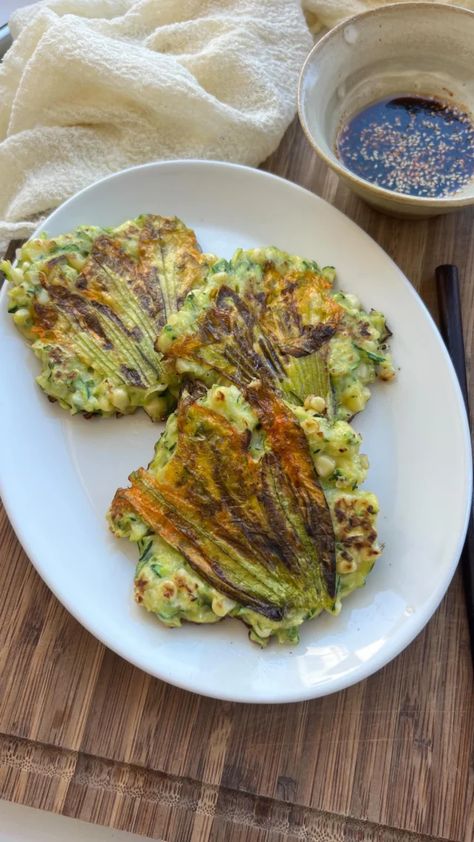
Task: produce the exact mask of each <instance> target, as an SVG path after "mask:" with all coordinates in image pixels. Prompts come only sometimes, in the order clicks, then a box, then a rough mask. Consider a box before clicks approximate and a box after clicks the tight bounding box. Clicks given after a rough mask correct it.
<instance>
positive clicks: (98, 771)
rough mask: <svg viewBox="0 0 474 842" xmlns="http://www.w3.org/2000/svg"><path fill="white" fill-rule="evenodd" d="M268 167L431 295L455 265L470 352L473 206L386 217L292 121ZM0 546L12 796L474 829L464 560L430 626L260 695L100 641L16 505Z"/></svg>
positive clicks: (394, 836)
mask: <svg viewBox="0 0 474 842" xmlns="http://www.w3.org/2000/svg"><path fill="white" fill-rule="evenodd" d="M266 169H269V170H271V171H272V172H276V173H278V174H280V175H283V176H285V177H287V178H289V179H291V180H293V181H296V182H297V183H299V184H302V185H303V186H305V187H307V188H309V189H310V190H313V191H314V192H316V193H318V194H319V195H321V196H323V197H324V198H325V199H327V200H329V201H330V202H331V203H332V204H334V205H335V206H336V207H338V208H340V209H341V210H342V211H344V213H346V214H347V215H348V216H350V217H351V218H352V219H354V220H355V221H356V222H357V223H358V224H359V225H360V226H361V227H362V228H364V229H365V230H366V231H367V232H368V233H369V234H370V235H371V236H372V237H374V239H375V240H377V241H378V242H379V243H380V245H381V246H382V247H383V248H384V249H385V250H386V251H387V252H388V253H389V254H390V255H391V256H392V257H393V259H394V260H395V261H396V262H397V263H398V265H399V266H400V267H401V268H402V270H403V271H404V272H405V273H406V274H407V276H408V277H409V278H410V279H411V280H412V282H413V283H414V285H415V286H416V287H417V288H418V289H419V290H420V291H421V293H422V295H423V297H424V299H425V301H426V302H427V303H428V306H430V308H431V309H432V310H433V307H434V302H435V294H434V285H433V272H434V268H435V266H436V265H437V264H439V263H448V262H454V263H457V264H458V266H459V267H460V270H461V277H462V281H463V306H464V318H465V333H466V346H467V351H468V356H469V358H470V357H471V351H472V348H473V325H474V308H473V283H474V246H473V237H472V231H473V222H474V213H473V211H470V210H467V211H464V212H462V213H458V214H454V215H452V216H444V217H438V218H436V219H432V220H429V221H427V220H426V221H417V222H414V221H410V220H406V221H403V220H396V219H391V218H388V217H386V216H382V215H381V214H378V213H377V212H376V211H373V210H371V209H370V208H368V207H366V206H365V205H364V204H362V203H361V202H360V201H359V200H358V199H357V198H355V197H354V196H353V195H351V194H350V193H348V191H347V190H346V188H344V187H343V186H342V185H341V184H340V183H339V182H338V180H337V178H336V177H335V176H334V175H333V174H332V173H330V172H329V171H328V170H327V169H326V168H325V167H324V166H323V165H322V164H320V163H319V161H317V160H316V158H315V156H314V155H313V153H312V151H311V150H310V148H309V146H308V145H307V143H306V141H305V139H304V138H303V136H302V133H301V132H300V130H299V128H298V125H297V124H296V123H295V124H294V125H293V126H292V127H291V128H290V130H289V131H288V132H287V134H286V136H285V138H284V140H283V142H282V144H281V146H280V148H279V150H278V151H277V152H276V153H275V154H274V155H273V156H272V158H271V159H270V160H269V161H268V162H267V164H266ZM271 212H272V209H269V213H271ZM343 245H344V244H341V247H342V248H343ZM470 383H471V386H472V377H470ZM442 399H443V396H442V395H440V400H442ZM11 444H13V443H11ZM2 446H9V443H6V442H2ZM15 446H18V443H16V444H15ZM441 446H449V440H448V441H447V442H440V447H441ZM434 464H435V459H434ZM32 516H33V513H32ZM447 527H448V528H449V524H447ZM0 561H1V564H0V593H1V594H2V597H1V606H0V796H1V797H3V798H5V799H11V800H12V801H16V802H18V803H22V804H27V805H30V806H34V807H41V808H43V809H45V810H52V811H55V812H58V813H63V814H64V815H68V816H74V817H77V818H81V819H85V820H87V821H90V822H95V823H98V824H104V825H109V826H111V827H114V828H121V829H123V830H129V831H134V832H135V833H141V834H143V835H145V836H150V837H152V838H154V839H160V840H166V842H219V841H220V840H224V839H225V840H226V842H285V840H288V842H290V840H303V841H304V842H305V841H306V840H308V842H310V840H314V841H315V842H316V841H317V840H318V841H319V840H321V842H416V840H420V842H421V840H426V842H427V840H430V839H436V840H438V839H443V840H451V842H472V841H473V839H474V785H473V783H474V769H473V765H474V761H473V749H474V694H473V681H472V672H471V665H470V654H469V640H468V633H467V622H466V616H465V609H464V603H463V595H462V588H461V583H460V577H459V575H457V576H456V577H455V580H454V582H453V584H452V585H451V587H450V589H449V591H448V594H447V596H446V598H445V599H444V601H443V603H442V605H441V607H440V608H439V610H438V611H437V612H436V614H435V616H434V617H433V619H432V620H431V622H430V623H429V624H428V626H427V627H426V629H425V630H424V631H423V632H422V634H420V635H419V637H418V638H417V639H416V640H415V641H414V643H412V645H411V646H410V647H408V649H407V650H406V651H405V652H404V653H403V654H402V655H400V656H399V657H398V658H397V659H396V660H395V661H393V662H392V663H391V664H390V665H389V666H387V667H385V669H383V670H381V671H380V672H379V673H378V674H377V675H375V676H373V677H372V678H369V679H368V680H366V681H364V682H362V683H360V684H358V685H356V686H355V687H352V688H350V689H349V690H346V691H345V692H342V693H339V694H336V695H333V696H329V697H327V698H324V699H319V700H315V701H311V702H304V703H301V704H294V705H282V706H251V705H237V704H230V703H227V702H218V701H213V700H210V699H205V698H202V697H199V696H193V695H191V694H190V693H186V692H184V691H182V690H177V689H175V688H173V687H170V686H168V685H166V684H163V683H162V682H160V681H157V680H156V679H153V678H150V677H149V676H147V675H145V674H144V673H142V672H140V671H139V670H137V669H135V668H134V667H132V666H130V665H129V664H127V663H126V662H125V661H123V660H121V659H120V658H119V657H118V656H116V655H114V654H112V653H111V652H110V651H108V650H107V649H105V648H104V647H103V646H102V645H101V644H99V643H97V641H95V640H94V638H92V637H91V636H90V635H89V634H88V633H87V632H85V631H84V630H83V629H82V628H81V627H80V626H79V625H78V623H77V622H76V621H75V620H73V619H72V617H70V616H69V615H68V613H67V612H66V611H65V610H64V609H63V608H62V607H61V605H60V604H59V603H58V602H57V600H56V599H55V598H54V597H53V596H52V595H51V593H50V592H49V591H48V589H47V588H46V586H45V585H44V584H43V583H42V581H41V580H40V579H39V577H38V575H37V574H36V572H35V571H34V569H33V567H32V566H31V565H30V564H29V562H28V559H27V558H26V556H25V554H24V553H23V551H22V550H21V548H20V546H19V544H18V542H17V540H16V538H15V536H14V534H13V531H12V529H11V527H10V526H9V523H8V520H7V517H6V515H5V514H4V513H3V512H2V513H1V515H0ZM413 563H414V564H416V559H413Z"/></svg>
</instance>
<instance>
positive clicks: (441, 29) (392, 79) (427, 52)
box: [300, 3, 474, 201]
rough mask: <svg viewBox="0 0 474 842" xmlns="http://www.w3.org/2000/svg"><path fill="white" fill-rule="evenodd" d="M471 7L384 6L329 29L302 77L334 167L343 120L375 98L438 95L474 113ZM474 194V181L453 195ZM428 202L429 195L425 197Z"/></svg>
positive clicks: (308, 110)
mask: <svg viewBox="0 0 474 842" xmlns="http://www.w3.org/2000/svg"><path fill="white" fill-rule="evenodd" d="M473 44H474V14H473V13H472V12H469V11H466V10H463V9H459V8H455V7H452V6H441V5H435V4H427V3H413V4H412V3H410V4H397V5H393V6H386V7H385V8H381V9H377V10H374V11H373V12H370V13H365V14H363V15H360V16H359V17H357V18H354V19H352V20H351V21H348V22H347V23H346V24H343V25H341V26H339V27H337V28H336V29H335V30H333V31H332V32H330V33H329V35H327V36H326V38H324V39H323V40H322V41H321V42H320V44H318V45H317V46H316V47H315V48H314V50H313V52H312V53H311V54H310V55H309V57H308V60H307V62H306V65H305V67H304V69H303V73H302V76H301V81H300V117H301V119H302V122H303V125H304V126H305V128H306V130H307V132H308V133H309V134H310V135H311V137H312V139H313V141H314V143H315V145H316V147H317V148H318V149H319V151H320V152H321V153H322V154H323V155H324V156H326V158H329V159H330V163H332V164H335V165H336V168H339V169H343V170H344V169H345V167H344V165H343V164H342V162H341V161H340V160H339V158H338V157H337V155H336V151H335V149H336V137H337V134H338V131H339V129H340V128H341V126H342V125H343V124H344V123H345V122H346V121H347V120H348V119H350V118H351V117H352V116H353V115H354V114H356V113H357V112H358V111H360V110H361V109H362V108H364V107H365V106H366V105H368V104H369V103H371V102H374V101H376V100H378V99H382V98H383V97H386V96H390V95H392V94H393V95H395V94H415V95H419V96H428V97H430V96H433V97H437V98H438V99H441V100H443V101H446V102H450V103H453V104H456V105H458V106H459V107H461V108H462V109H463V110H465V111H467V112H468V113H471V114H474V73H473ZM470 196H473V197H474V181H472V180H471V181H470V182H469V183H468V184H467V185H465V186H464V187H463V188H462V190H459V191H457V192H456V193H455V194H453V198H454V197H456V198H457V199H461V198H463V197H470ZM428 201H429V200H428Z"/></svg>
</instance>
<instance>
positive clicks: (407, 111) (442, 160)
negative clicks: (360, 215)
mask: <svg viewBox="0 0 474 842" xmlns="http://www.w3.org/2000/svg"><path fill="white" fill-rule="evenodd" d="M336 146H337V154H338V157H339V158H340V160H341V161H342V162H343V164H345V166H346V167H347V168H348V169H349V170H351V171H352V172H353V173H355V175H358V176H360V177H361V178H364V179H365V180H366V181H370V182H372V183H373V184H377V185H378V186H379V187H384V188H385V189H386V190H393V191H396V192H397V193H408V194H411V195H412V196H429V197H436V196H438V197H442V196H447V195H449V194H451V193H455V192H456V191H457V190H460V189H461V188H462V187H463V186H464V185H465V184H467V183H468V182H469V181H470V180H471V178H472V176H473V175H474V124H473V121H472V117H471V116H469V115H468V114H467V113H466V112H464V111H462V110H461V109H460V108H458V107H456V106H455V105H453V104H449V103H446V102H441V101H440V100H437V99H431V98H427V97H417V96H404V95H400V96H396V97H392V98H389V99H383V100H380V101H378V102H375V103H373V104H372V105H369V106H368V107H367V108H364V109H363V110H362V111H360V112H359V113H358V114H356V115H355V116H354V117H352V119H351V120H350V121H349V122H348V123H347V124H346V125H345V126H343V127H342V129H341V131H340V132H339V135H338V137H337V142H336Z"/></svg>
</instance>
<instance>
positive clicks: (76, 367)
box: [1, 215, 214, 419]
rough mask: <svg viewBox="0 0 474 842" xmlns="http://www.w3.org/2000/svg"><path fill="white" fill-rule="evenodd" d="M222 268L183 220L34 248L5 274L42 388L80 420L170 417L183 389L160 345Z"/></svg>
mask: <svg viewBox="0 0 474 842" xmlns="http://www.w3.org/2000/svg"><path fill="white" fill-rule="evenodd" d="M213 260H214V259H213V258H211V257H210V256H206V255H203V254H202V253H201V251H200V249H199V246H198V244H197V241H196V237H195V235H194V232H193V231H191V230H190V229H189V228H187V227H186V226H185V225H184V224H183V223H182V222H181V221H180V220H179V219H177V218H168V217H162V216H153V215H142V216H139V217H138V218H137V219H135V220H131V221H129V222H125V223H124V224H123V225H120V226H118V227H117V228H108V229H101V228H93V227H87V226H85V227H80V228H77V229H76V230H75V231H72V232H71V233H69V234H64V235H62V236H59V237H54V238H48V237H46V236H42V237H39V238H38V239H36V240H30V241H29V242H28V243H26V244H25V245H24V246H23V248H22V249H21V250H20V252H19V255H18V260H17V263H16V265H15V266H12V265H11V264H10V263H7V262H4V263H3V264H2V267H1V268H2V269H3V271H4V272H5V274H6V276H7V278H8V280H9V281H10V290H9V312H10V313H11V314H12V316H13V320H14V322H15V324H16V325H17V327H18V328H19V329H20V331H21V332H22V334H23V335H24V336H25V337H26V338H27V340H28V341H29V342H30V343H31V346H32V349H33V351H34V353H35V354H36V356H37V357H38V358H39V360H40V362H41V365H42V371H41V374H40V375H39V377H38V378H37V382H38V383H39V385H40V386H41V388H42V389H43V390H44V391H45V392H46V394H47V395H48V396H49V397H50V398H51V399H52V400H57V401H59V403H60V405H61V406H62V407H64V408H66V409H69V410H70V411H71V413H77V412H82V413H84V414H85V415H112V414H115V413H120V414H127V413H130V412H133V411H134V410H135V409H136V407H138V406H142V407H143V408H144V409H145V411H146V412H147V413H148V415H150V417H151V418H153V419H159V418H163V417H165V415H166V414H167V413H168V412H169V410H170V409H171V408H172V407H173V406H174V405H175V403H176V398H177V394H178V390H179V383H178V379H177V378H176V375H175V374H174V373H173V372H168V371H167V370H166V365H164V364H163V361H162V356H161V354H160V353H159V352H157V351H156V350H155V348H154V342H155V339H156V336H157V334H158V333H159V331H160V329H161V328H162V327H163V325H164V324H165V323H166V322H167V321H168V320H169V318H170V317H171V315H172V314H173V313H174V312H176V310H177V309H178V308H179V307H180V306H181V304H182V303H183V301H184V299H185V297H186V295H187V293H189V291H190V290H192V289H193V288H194V287H196V286H199V285H200V284H202V283H203V281H204V279H205V277H206V275H207V272H208V269H209V265H210V263H212V262H213Z"/></svg>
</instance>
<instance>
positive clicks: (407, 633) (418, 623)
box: [0, 158, 473, 704]
mask: <svg viewBox="0 0 474 842" xmlns="http://www.w3.org/2000/svg"><path fill="white" fill-rule="evenodd" d="M188 166H191V167H192V168H206V167H211V168H216V167H217V168H221V169H222V170H227V169H231V170H234V171H235V170H244V171H246V172H248V173H249V174H252V176H254V177H256V178H257V179H259V178H261V179H263V180H270V181H278V182H282V183H283V184H284V185H285V186H286V187H287V188H288V187H289V188H291V189H293V190H295V191H296V192H299V193H301V194H304V195H306V196H307V197H309V198H310V199H311V201H316V204H320V205H322V206H323V207H324V206H329V207H330V208H331V212H333V213H335V214H336V215H337V216H339V217H343V219H344V222H345V224H349V226H350V227H352V228H353V229H355V230H357V233H358V235H359V236H360V235H362V238H365V239H366V240H368V241H369V243H370V244H371V247H372V248H374V247H375V249H376V250H377V251H378V252H379V253H380V252H381V253H382V255H383V257H384V259H385V260H386V261H389V262H390V264H391V266H392V269H393V270H395V271H396V273H397V275H398V279H399V281H400V282H402V284H403V286H404V287H405V288H406V290H407V291H408V293H409V294H410V296H411V297H412V299H413V300H414V302H415V305H416V306H418V308H420V309H421V310H422V312H423V314H424V317H425V319H426V320H427V322H428V323H429V325H430V328H431V331H432V333H433V336H434V337H435V338H436V341H437V344H438V346H439V349H440V351H441V354H442V356H443V357H444V359H445V362H446V363H447V367H448V369H449V371H450V375H451V378H450V379H451V382H452V385H453V387H454V392H455V393H456V395H457V407H458V409H459V415H460V420H461V421H462V439H463V441H462V444H463V447H464V450H465V452H466V455H467V456H468V459H467V460H466V463H465V475H464V485H465V489H466V490H465V501H464V517H463V526H462V528H461V530H460V533H459V535H458V540H457V544H456V549H455V552H454V554H453V556H452V558H451V561H450V565H449V568H448V569H447V571H446V574H445V576H444V577H443V580H442V583H439V584H438V585H437V587H436V588H435V590H434V592H433V594H432V595H431V598H430V599H429V600H428V602H427V603H424V604H423V608H422V609H421V610H420V611H417V612H416V615H415V616H414V617H412V618H411V622H410V623H407V624H406V625H405V626H404V627H402V629H401V630H400V631H399V632H398V633H397V635H396V636H395V642H394V641H393V638H392V639H390V640H388V641H386V643H385V646H384V647H382V648H381V650H379V653H376V654H375V655H374V656H372V658H371V659H369V660H368V661H366V662H364V663H362V664H361V665H360V667H359V668H358V669H357V670H355V671H354V673H355V674H350V675H347V674H346V675H343V676H338V677H335V678H333V679H331V681H330V682H329V685H328V686H326V685H324V684H323V685H319V686H309V687H308V686H303V685H301V686H299V687H298V689H297V691H296V692H291V691H287V692H285V691H283V692H281V693H280V694H279V696H278V698H275V694H274V693H273V694H272V695H271V696H266V695H265V692H264V691H263V692H261V693H260V694H259V695H258V697H256V696H255V695H249V694H248V693H244V694H242V695H240V696H239V694H236V693H226V692H225V689H224V690H219V691H216V692H210V691H209V690H208V689H207V688H206V689H202V687H201V688H199V686H197V684H196V682H194V683H193V685H192V686H191V684H190V683H186V682H185V681H180V680H176V679H174V678H170V677H169V675H168V674H163V672H162V671H161V670H160V669H157V670H154V671H151V670H150V666H149V664H148V663H145V660H146V659H143V660H142V659H141V658H140V653H139V652H135V653H134V657H133V658H132V657H131V656H129V655H125V654H124V653H123V651H121V649H120V646H115V645H114V641H113V639H112V638H111V636H110V635H109V634H108V632H102V633H101V632H100V628H99V627H98V623H97V622H94V621H93V620H92V619H90V618H89V617H88V616H87V615H85V614H84V613H83V612H82V611H81V610H80V609H78V608H77V607H76V606H75V605H74V603H73V602H72V601H71V600H70V598H69V597H68V595H67V594H63V592H62V589H61V588H60V587H57V586H56V585H55V582H54V581H51V579H50V576H49V575H48V571H47V569H44V566H43V565H42V563H41V562H39V561H38V560H37V559H36V554H35V548H34V546H33V545H32V539H30V538H28V536H27V535H25V536H24V535H23V534H22V532H23V530H22V525H21V523H20V520H19V513H18V517H17V514H16V513H15V510H14V506H13V507H12V506H10V501H9V494H8V489H7V485H8V484H7V483H6V482H5V481H4V480H3V479H2V473H3V472H2V471H1V470H0V497H1V498H2V502H3V506H4V508H5V511H6V514H7V516H8V519H9V521H10V523H11V525H12V527H13V529H14V532H15V535H16V537H17V539H18V541H19V542H20V544H21V546H22V548H23V550H24V552H25V554H26V555H27V557H28V560H29V561H30V563H31V564H32V565H33V567H34V568H35V570H36V572H37V573H38V575H39V576H40V577H41V579H42V580H43V582H44V583H45V584H46V586H47V587H48V589H49V590H50V591H51V592H52V593H53V595H54V596H55V597H56V598H57V599H58V600H59V602H60V603H61V604H62V605H63V607H64V608H65V609H66V610H67V611H68V612H69V613H70V614H71V615H72V616H73V617H74V619H76V620H77V621H78V622H79V623H80V624H81V626H82V627H83V628H85V629H86V630H87V631H88V632H89V633H90V634H92V636H93V637H94V638H95V639H96V640H97V641H98V642H99V643H102V645H105V646H106V647H107V648H109V649H110V650H111V651H113V652H114V653H115V654H117V655H118V656H119V657H121V658H123V659H124V660H126V661H127V662H128V663H130V664H132V665H133V666H135V667H138V668H139V669H141V670H142V671H144V672H146V673H147V674H149V675H151V676H153V677H156V678H158V679H159V680H161V681H164V682H166V683H167V684H170V685H172V686H175V687H178V688H180V689H182V690H186V691H188V692H193V693H196V694H199V695H204V696H206V697H209V698H215V699H218V700H222V701H230V702H236V703H245V704H288V703H297V702H301V701H307V700H309V699H315V698H321V697H324V696H326V695H332V694H333V693H337V692H340V691H341V690H344V689H346V688H348V687H351V686H353V685H354V684H357V683H359V682H360V681H363V680H365V679H366V678H368V677H369V676H371V675H373V674H374V673H375V672H378V671H379V670H380V669H382V668H383V667H384V666H386V665H387V664H389V663H390V662H391V661H392V660H393V659H394V658H396V657H397V656H398V655H399V654H401V653H402V652H403V651H404V650H405V649H406V648H407V646H409V645H410V643H411V642H412V641H413V640H414V639H415V638H416V637H417V636H418V635H419V634H420V633H421V631H422V630H423V629H424V628H425V626H426V625H427V623H428V622H429V620H430V619H431V618H432V616H433V614H434V613H435V611H436V610H437V608H438V607H439V605H440V603H441V600H442V599H443V597H444V596H445V594H446V592H447V590H448V588H449V585H450V583H451V581H452V578H453V575H454V573H455V571H456V568H457V566H458V562H459V557H460V555H461V551H462V547H463V544H464V540H465V536H466V532H467V526H468V519H469V514H470V510H471V505H472V489H473V471H472V449H471V434H470V429H469V422H468V417H467V412H466V407H465V404H464V399H463V397H462V393H461V389H460V386H459V381H458V378H457V375H456V373H455V370H454V367H453V364H452V361H451V358H450V356H449V353H448V351H447V349H446V346H445V344H444V342H443V340H442V337H441V335H440V332H439V330H438V327H437V325H436V323H435V321H434V319H433V316H432V315H431V313H430V311H429V309H428V307H427V305H426V304H425V302H424V301H423V299H422V298H421V296H420V295H419V293H418V292H417V290H416V289H415V287H414V286H413V285H412V284H411V283H410V281H409V280H408V278H407V277H406V276H405V274H404V273H403V272H402V270H401V269H400V268H399V266H398V265H397V264H396V263H395V261H394V260H393V259H392V258H391V257H390V255H388V254H387V252H385V250H384V249H383V248H382V247H381V246H380V245H379V244H378V243H377V242H376V241H375V240H374V239H373V238H372V237H371V236H370V235H369V234H368V233H367V232H366V231H364V229H363V228H361V227H360V226H359V225H357V223H356V222H354V221H353V220H352V219H351V218H350V217H348V216H347V215H346V214H344V213H343V212H342V211H340V210H339V209H338V208H336V207H335V206H334V205H331V203H330V202H328V201H327V200H326V199H323V198H322V197H321V196H319V195H318V194H316V193H314V192H312V191H311V190H308V189H307V188H305V187H302V186H301V185H299V184H296V183H295V182H293V181H290V180H289V179H286V178H283V177H282V176H279V175H275V174H274V173H270V172H267V171H266V170H260V169H256V168H254V167H249V166H245V165H243V164H235V163H231V162H226V161H215V160H207V159H199V158H191V159H182V158H179V159H173V160H165V161H150V162H148V163H145V164H139V165H136V166H132V167H127V168H125V169H123V170H120V171H118V172H116V173H112V174H110V175H107V176H104V177H103V178H101V179H98V180H97V181H95V182H93V183H92V184H89V185H87V186H86V187H84V188H83V189H82V190H80V191H78V192H77V193H75V194H74V195H73V196H71V197H69V198H68V199H66V200H65V201H64V202H63V203H62V204H61V205H59V206H58V207H57V208H55V209H54V210H53V211H52V212H51V213H50V214H49V215H48V216H47V217H46V218H45V219H44V221H43V222H41V223H40V224H39V225H38V226H37V228H36V229H35V231H34V232H33V234H32V235H31V237H30V238H29V239H32V238H34V237H37V236H38V234H39V233H40V232H41V231H43V230H45V229H46V228H47V225H48V224H49V222H50V221H51V220H52V219H54V217H55V216H56V215H57V214H59V213H61V212H62V211H63V210H64V209H65V208H67V207H68V206H69V204H71V203H73V202H74V201H75V200H76V199H78V198H79V197H81V196H83V195H84V194H86V193H88V192H89V191H92V190H95V189H96V188H97V187H99V186H100V185H102V184H104V183H107V182H109V181H113V180H116V179H117V178H120V177H122V176H123V175H125V174H127V173H133V172H137V171H142V170H146V169H153V170H160V169H173V168H178V169H179V168H182V167H184V168H186V167H188ZM6 290H7V283H4V284H3V288H2V289H1V290H0V307H2V306H4V300H5V298H6ZM1 465H2V459H1V450H0V468H1Z"/></svg>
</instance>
